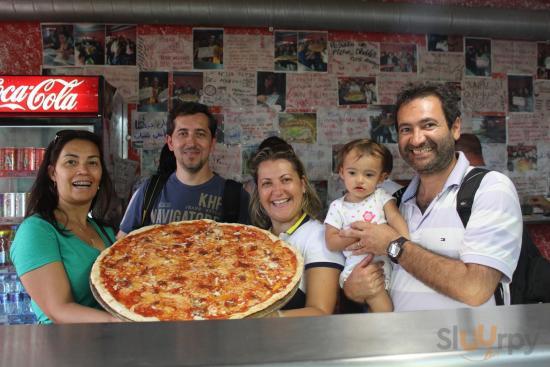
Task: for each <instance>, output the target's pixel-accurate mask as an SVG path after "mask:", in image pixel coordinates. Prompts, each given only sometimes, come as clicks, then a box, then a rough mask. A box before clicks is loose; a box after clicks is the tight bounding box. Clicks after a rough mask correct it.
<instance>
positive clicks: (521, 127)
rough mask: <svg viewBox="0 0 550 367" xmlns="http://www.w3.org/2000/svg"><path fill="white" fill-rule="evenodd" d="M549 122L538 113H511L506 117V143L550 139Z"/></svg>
mask: <svg viewBox="0 0 550 367" xmlns="http://www.w3.org/2000/svg"><path fill="white" fill-rule="evenodd" d="M549 130H550V123H549V121H548V120H545V119H544V118H543V116H542V115H540V114H511V115H510V117H509V119H508V144H510V145H512V144H524V143H526V142H533V141H541V140H546V141H550V140H549V139H550V136H549Z"/></svg>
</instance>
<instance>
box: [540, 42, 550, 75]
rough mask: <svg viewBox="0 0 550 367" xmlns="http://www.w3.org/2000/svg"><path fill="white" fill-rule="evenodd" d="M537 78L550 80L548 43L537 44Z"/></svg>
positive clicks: (549, 49)
mask: <svg viewBox="0 0 550 367" xmlns="http://www.w3.org/2000/svg"><path fill="white" fill-rule="evenodd" d="M537 78H538V79H550V43H548V42H539V43H537Z"/></svg>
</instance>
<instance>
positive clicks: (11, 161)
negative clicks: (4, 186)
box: [2, 147, 17, 171]
mask: <svg viewBox="0 0 550 367" xmlns="http://www.w3.org/2000/svg"><path fill="white" fill-rule="evenodd" d="M16 161H17V149H16V148H13V147H8V148H4V154H3V160H2V165H3V169H4V170H5V171H15V165H16Z"/></svg>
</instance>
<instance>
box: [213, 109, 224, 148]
mask: <svg viewBox="0 0 550 367" xmlns="http://www.w3.org/2000/svg"><path fill="white" fill-rule="evenodd" d="M212 116H214V118H215V119H216V123H217V125H216V143H223V142H224V124H223V120H224V114H223V113H213V114H212Z"/></svg>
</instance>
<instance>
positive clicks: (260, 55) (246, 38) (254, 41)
mask: <svg viewBox="0 0 550 367" xmlns="http://www.w3.org/2000/svg"><path fill="white" fill-rule="evenodd" d="M223 52H224V65H225V69H226V70H248V71H256V70H265V71H268V70H273V36H272V35H257V34H226V35H225V39H224V48H223Z"/></svg>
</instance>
